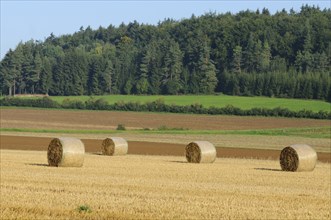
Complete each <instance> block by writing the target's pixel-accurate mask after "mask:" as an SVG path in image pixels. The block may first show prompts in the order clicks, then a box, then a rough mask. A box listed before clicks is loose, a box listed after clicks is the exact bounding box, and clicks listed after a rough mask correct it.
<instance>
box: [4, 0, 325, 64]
mask: <svg viewBox="0 0 331 220" xmlns="http://www.w3.org/2000/svg"><path fill="white" fill-rule="evenodd" d="M0 1H1V59H2V58H3V57H4V55H5V53H6V52H7V51H8V50H9V49H10V48H12V49H15V47H16V46H17V44H18V43H19V42H20V41H23V42H26V41H28V40H30V39H34V40H45V38H46V37H48V36H49V35H50V33H52V32H53V34H54V35H55V36H60V35H63V34H72V33H74V32H76V31H78V30H79V28H80V27H81V26H83V27H84V28H86V27H87V26H88V25H90V26H91V28H92V29H97V28H98V27H99V26H102V27H108V26H109V25H110V24H112V25H114V26H118V25H119V24H121V23H122V22H124V23H125V24H128V23H129V22H132V21H134V20H136V21H138V22H139V23H148V24H157V23H158V22H159V21H163V20H164V19H165V18H173V19H175V20H180V19H182V18H189V17H190V16H191V15H192V14H194V15H196V16H200V15H203V14H204V13H206V12H210V11H211V12H216V13H225V12H228V11H229V12H231V13H237V12H239V11H242V10H246V9H249V10H253V11H255V10H256V9H260V10H261V9H263V8H264V7H265V8H268V9H269V11H270V12H271V13H275V12H276V11H277V10H278V11H280V10H282V9H283V8H285V9H286V10H287V11H289V10H290V9H291V8H293V9H294V10H295V11H299V10H300V7H301V6H302V5H303V4H308V5H311V6H312V5H315V6H319V7H320V8H321V9H324V8H330V0H314V1H303V0H292V1H286V0H272V1H271V0H269V1H267V0H256V1H250V0H241V1H239V0H232V1H230V0H204V1H201V0H200V1H199V0H193V1H192V0H191V1H189V0H168V1H163V0H159V1H153V0H145V1H138V0H132V1H125V0H122V1H114V0H113V1H111V0H108V1H107V0H102V1H100V0H99V1H98V0H95V1H91V0H80V1H79V0H71V1H64V0H57V1H50V0H45V1H41V0H34V1H29V0H0Z"/></svg>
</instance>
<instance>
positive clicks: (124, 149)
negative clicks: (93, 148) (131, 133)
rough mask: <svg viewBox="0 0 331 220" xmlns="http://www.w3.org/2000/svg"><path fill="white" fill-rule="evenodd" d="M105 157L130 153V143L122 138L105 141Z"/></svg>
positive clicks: (102, 146) (111, 138) (103, 152)
mask: <svg viewBox="0 0 331 220" xmlns="http://www.w3.org/2000/svg"><path fill="white" fill-rule="evenodd" d="M101 152H102V154H103V155H108V156H118V155H125V154H127V153H128V142H127V141H126V140H125V139H124V138H121V137H110V138H106V139H105V140H103V142H102V145H101Z"/></svg>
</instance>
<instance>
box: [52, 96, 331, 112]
mask: <svg viewBox="0 0 331 220" xmlns="http://www.w3.org/2000/svg"><path fill="white" fill-rule="evenodd" d="M93 97H94V98H96V99H99V98H103V99H105V100H106V101H107V102H108V103H109V104H113V103H115V102H119V101H123V102H130V101H131V102H141V103H145V102H151V101H155V100H157V99H162V100H164V102H165V103H166V104H176V105H191V104H195V103H198V104H201V105H203V106H204V107H211V106H214V107H225V106H227V105H233V106H235V107H239V108H241V109H251V108H260V107H263V108H269V109H272V108H277V107H281V108H288V109H289V110H292V111H300V110H303V109H306V110H311V111H313V112H318V111H321V110H322V111H327V112H330V111H331V104H330V103H328V102H325V101H321V100H302V99H285V98H269V97H242V96H227V95H201V96H197V95H185V96H136V95H107V96H93ZM50 98H51V99H53V100H55V101H57V102H59V103H61V102H62V101H63V100H64V99H66V98H68V99H71V100H81V101H86V100H88V99H89V98H90V97H89V96H52V97H50Z"/></svg>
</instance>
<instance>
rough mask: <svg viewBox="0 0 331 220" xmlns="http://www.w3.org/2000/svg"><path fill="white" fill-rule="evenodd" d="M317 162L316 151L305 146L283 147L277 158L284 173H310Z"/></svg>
mask: <svg viewBox="0 0 331 220" xmlns="http://www.w3.org/2000/svg"><path fill="white" fill-rule="evenodd" d="M316 161H317V154H316V151H315V150H314V149H313V148H312V147H310V146H309V145H306V144H293V145H290V146H288V147H285V148H284V149H283V150H282V151H281V153H280V157H279V162H280V166H281V168H282V170H284V171H293V172H294V171H312V170H314V168H315V165H316Z"/></svg>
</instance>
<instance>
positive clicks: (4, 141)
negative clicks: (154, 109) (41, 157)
mask: <svg viewBox="0 0 331 220" xmlns="http://www.w3.org/2000/svg"><path fill="white" fill-rule="evenodd" d="M51 140H52V138H50V137H29V136H9V135H8V136H6V135H1V136H0V149H10V150H33V151H47V147H48V144H49V143H50V141H51ZM82 141H83V143H84V145H85V150H86V152H89V153H94V154H99V153H100V149H101V148H100V147H101V143H102V139H82ZM128 143H129V150H128V153H129V154H137V155H171V156H184V152H185V146H186V145H185V144H172V143H160V142H158V143H157V142H146V141H128ZM216 149H217V157H222V158H227V157H228V158H229V157H230V158H256V159H273V160H278V159H279V155H280V151H281V150H266V149H245V148H227V147H217V148H216ZM317 156H318V160H319V161H322V162H331V154H330V153H323V152H317Z"/></svg>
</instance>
